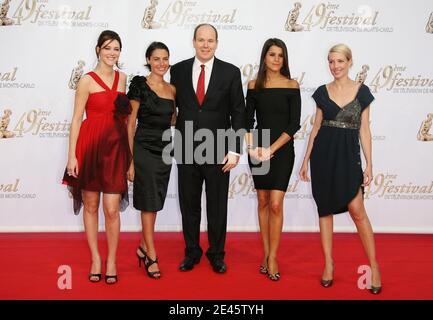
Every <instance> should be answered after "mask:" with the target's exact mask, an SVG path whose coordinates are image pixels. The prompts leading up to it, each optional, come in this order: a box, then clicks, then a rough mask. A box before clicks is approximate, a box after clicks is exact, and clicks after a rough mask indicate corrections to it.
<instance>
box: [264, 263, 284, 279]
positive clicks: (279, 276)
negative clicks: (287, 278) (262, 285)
mask: <svg viewBox="0 0 433 320" xmlns="http://www.w3.org/2000/svg"><path fill="white" fill-rule="evenodd" d="M268 260H269V258H268ZM267 269H268V270H267V271H268V272H267V273H268V278H269V280H272V281H278V280H280V278H281V275H280V273H279V272H278V271H277V272H275V273H271V269H270V268H269V261H268V268H267Z"/></svg>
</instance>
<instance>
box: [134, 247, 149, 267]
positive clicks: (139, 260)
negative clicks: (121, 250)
mask: <svg viewBox="0 0 433 320" xmlns="http://www.w3.org/2000/svg"><path fill="white" fill-rule="evenodd" d="M137 249H138V250H140V252H141V253H142V254H143V256H140V255H139V254H138V252H137V251H136V252H135V254H136V255H137V258H138V267H139V268H141V262H142V261H143V264H145V260H146V256H147V253H146V250H144V249H143V248H142V247H141V246H138V248H137Z"/></svg>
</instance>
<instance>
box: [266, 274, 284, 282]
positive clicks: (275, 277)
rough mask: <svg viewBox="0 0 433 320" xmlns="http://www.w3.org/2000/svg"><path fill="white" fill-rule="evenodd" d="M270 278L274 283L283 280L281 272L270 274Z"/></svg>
mask: <svg viewBox="0 0 433 320" xmlns="http://www.w3.org/2000/svg"><path fill="white" fill-rule="evenodd" d="M268 278H269V279H270V280H272V281H278V280H280V278H281V275H280V273H279V272H277V273H268Z"/></svg>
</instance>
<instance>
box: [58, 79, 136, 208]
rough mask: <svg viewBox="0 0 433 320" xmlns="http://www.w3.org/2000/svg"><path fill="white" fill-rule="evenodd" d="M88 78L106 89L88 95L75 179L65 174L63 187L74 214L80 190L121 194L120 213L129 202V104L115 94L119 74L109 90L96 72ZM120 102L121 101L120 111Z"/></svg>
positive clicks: (79, 204) (77, 206)
mask: <svg viewBox="0 0 433 320" xmlns="http://www.w3.org/2000/svg"><path fill="white" fill-rule="evenodd" d="M88 75H90V76H91V77H92V78H93V79H94V80H95V81H96V82H97V83H98V84H99V85H100V86H101V87H102V88H104V89H105V90H104V91H99V92H94V93H90V94H89V97H88V99H87V102H86V119H85V120H84V121H83V122H82V124H81V128H80V132H79V134H78V139H77V146H76V149H75V155H76V157H77V161H78V178H74V177H72V176H69V175H68V174H67V173H66V172H65V174H64V176H63V184H66V185H68V188H69V190H70V191H71V193H72V196H73V198H74V212H75V214H78V213H79V211H80V208H81V206H82V196H81V191H82V190H85V191H97V192H103V193H120V194H122V200H121V205H120V207H121V210H122V211H123V210H124V209H126V207H127V206H128V203H129V201H128V184H127V181H126V173H127V171H128V168H129V165H130V163H131V152H130V149H129V144H128V133H127V128H126V117H127V114H128V113H129V112H130V109H129V108H130V106H129V101H128V100H127V98H126V96H125V94H124V93H121V92H118V91H117V86H118V82H119V72H118V71H116V72H115V77H114V82H113V88H111V89H110V88H108V86H107V85H106V84H105V83H104V82H103V81H102V79H101V78H100V77H99V76H98V75H97V74H96V73H95V72H89V73H88ZM122 98H123V99H122ZM119 100H120V101H123V109H122V105H121V103H120V104H119ZM125 100H126V102H125ZM125 104H127V106H126V105H125Z"/></svg>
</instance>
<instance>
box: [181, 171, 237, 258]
mask: <svg viewBox="0 0 433 320" xmlns="http://www.w3.org/2000/svg"><path fill="white" fill-rule="evenodd" d="M177 167H178V188H179V203H180V211H181V213H182V230H183V237H184V240H185V246H186V248H185V256H187V257H191V258H199V257H201V255H202V253H203V250H202V249H201V247H200V220H201V195H202V190H203V181H204V182H205V192H206V211H207V222H208V226H207V228H208V229H207V231H208V241H209V248H208V250H207V252H206V256H207V257H208V259H209V260H211V261H212V260H214V259H223V258H224V254H225V252H224V245H225V240H226V230H227V197H228V187H229V178H230V172H226V173H224V172H223V171H222V167H223V165H217V164H203V165H197V164H178V166H177Z"/></svg>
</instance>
